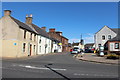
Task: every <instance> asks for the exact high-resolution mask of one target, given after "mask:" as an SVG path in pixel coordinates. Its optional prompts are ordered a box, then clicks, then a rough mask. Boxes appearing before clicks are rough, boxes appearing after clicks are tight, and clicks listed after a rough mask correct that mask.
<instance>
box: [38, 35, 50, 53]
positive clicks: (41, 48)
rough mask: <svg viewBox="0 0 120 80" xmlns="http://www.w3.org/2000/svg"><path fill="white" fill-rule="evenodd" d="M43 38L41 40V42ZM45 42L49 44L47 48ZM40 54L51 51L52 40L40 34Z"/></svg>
mask: <svg viewBox="0 0 120 80" xmlns="http://www.w3.org/2000/svg"><path fill="white" fill-rule="evenodd" d="M40 39H41V42H40ZM45 44H47V48H46V49H45ZM37 51H38V54H47V53H51V40H50V39H48V38H46V37H43V36H40V35H38V49H37Z"/></svg>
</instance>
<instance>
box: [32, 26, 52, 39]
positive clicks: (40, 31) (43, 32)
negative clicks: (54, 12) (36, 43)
mask: <svg viewBox="0 0 120 80" xmlns="http://www.w3.org/2000/svg"><path fill="white" fill-rule="evenodd" d="M32 27H33V28H34V29H35V30H36V31H37V33H38V34H39V35H41V36H44V37H47V38H49V39H50V37H49V35H48V33H47V32H46V31H44V30H43V29H41V28H40V27H38V26H37V25H35V24H32Z"/></svg>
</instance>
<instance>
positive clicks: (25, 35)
mask: <svg viewBox="0 0 120 80" xmlns="http://www.w3.org/2000/svg"><path fill="white" fill-rule="evenodd" d="M24 39H26V30H24Z"/></svg>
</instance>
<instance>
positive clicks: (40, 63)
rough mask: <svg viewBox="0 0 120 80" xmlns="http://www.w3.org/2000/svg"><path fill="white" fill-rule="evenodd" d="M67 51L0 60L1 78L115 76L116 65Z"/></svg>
mask: <svg viewBox="0 0 120 80" xmlns="http://www.w3.org/2000/svg"><path fill="white" fill-rule="evenodd" d="M72 56H73V55H71V54H69V53H58V54H54V55H46V56H37V57H34V58H28V59H27V58H26V59H14V60H3V61H2V77H3V78H64V79H65V80H69V79H70V78H117V77H118V66H117V65H110V64H101V63H99V64H98V63H93V62H85V61H80V60H76V59H75V58H73V57H72Z"/></svg>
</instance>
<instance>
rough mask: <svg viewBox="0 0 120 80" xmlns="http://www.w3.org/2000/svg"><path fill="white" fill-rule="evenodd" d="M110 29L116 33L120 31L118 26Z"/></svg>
mask: <svg viewBox="0 0 120 80" xmlns="http://www.w3.org/2000/svg"><path fill="white" fill-rule="evenodd" d="M111 30H112V31H114V32H115V33H116V34H118V33H120V28H111Z"/></svg>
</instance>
